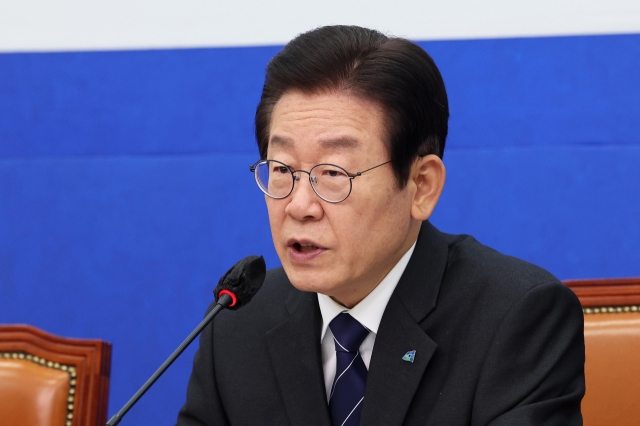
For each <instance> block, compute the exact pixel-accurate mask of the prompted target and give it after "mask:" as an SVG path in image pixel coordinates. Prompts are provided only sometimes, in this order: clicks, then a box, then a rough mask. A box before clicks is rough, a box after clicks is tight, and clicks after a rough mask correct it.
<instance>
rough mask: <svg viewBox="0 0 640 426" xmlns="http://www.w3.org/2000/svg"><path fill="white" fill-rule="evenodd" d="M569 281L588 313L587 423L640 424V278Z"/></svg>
mask: <svg viewBox="0 0 640 426" xmlns="http://www.w3.org/2000/svg"><path fill="white" fill-rule="evenodd" d="M565 284H566V285H567V286H568V287H570V288H571V289H572V290H573V291H574V292H575V293H576V295H577V296H578V298H579V299H580V303H581V304H582V308H583V309H582V310H583V312H584V338H585V350H586V363H585V376H586V381H587V392H586V395H585V398H584V400H583V401H582V414H583V417H584V424H585V426H600V425H640V278H620V279H600V280H570V281H565Z"/></svg>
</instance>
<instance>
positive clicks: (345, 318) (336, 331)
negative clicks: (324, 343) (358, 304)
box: [329, 312, 369, 353]
mask: <svg viewBox="0 0 640 426" xmlns="http://www.w3.org/2000/svg"><path fill="white" fill-rule="evenodd" d="M329 328H330V329H331V332H332V333H333V338H334V339H335V346H336V351H337V352H353V353H355V352H357V351H358V349H359V348H360V345H361V344H362V342H363V341H364V339H365V338H366V337H367V335H368V334H369V330H367V329H366V328H364V326H363V325H362V324H360V323H359V322H358V320H356V319H355V318H354V317H352V316H351V315H349V314H348V313H346V312H343V313H341V314H339V315H338V316H337V317H335V318H334V319H333V321H331V323H330V324H329Z"/></svg>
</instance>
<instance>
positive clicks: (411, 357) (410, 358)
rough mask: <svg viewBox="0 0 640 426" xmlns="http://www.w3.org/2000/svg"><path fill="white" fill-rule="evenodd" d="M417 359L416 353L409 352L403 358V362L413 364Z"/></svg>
mask: <svg viewBox="0 0 640 426" xmlns="http://www.w3.org/2000/svg"><path fill="white" fill-rule="evenodd" d="M414 359H416V351H409V352H407V353H406V354H404V356H403V357H402V360H403V361H409V362H410V363H411V364H413V360H414Z"/></svg>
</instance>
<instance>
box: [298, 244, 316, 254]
mask: <svg viewBox="0 0 640 426" xmlns="http://www.w3.org/2000/svg"><path fill="white" fill-rule="evenodd" d="M291 247H293V249H294V250H295V251H297V252H298V253H307V252H310V251H314V250H318V249H319V248H320V247H318V246H316V245H313V244H300V243H293V245H292V246H291Z"/></svg>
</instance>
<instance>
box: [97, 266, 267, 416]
mask: <svg viewBox="0 0 640 426" xmlns="http://www.w3.org/2000/svg"><path fill="white" fill-rule="evenodd" d="M266 269H267V267H266V265H265V262H264V258H263V257H262V256H249V257H246V258H244V259H242V260H241V261H240V262H238V263H236V264H235V265H234V266H233V267H231V269H229V270H228V271H227V273H226V274H224V276H223V277H222V278H220V281H219V282H218V285H217V286H216V288H215V289H214V290H213V292H214V294H215V297H216V299H217V300H218V303H216V305H215V306H214V307H213V309H212V310H211V312H209V313H208V314H207V316H206V317H204V319H203V320H202V322H200V324H198V326H197V327H196V328H195V330H193V331H192V332H191V334H189V336H187V338H186V339H184V341H183V342H182V343H181V344H180V346H178V348H177V349H176V350H175V351H173V353H172V354H171V355H170V356H169V358H167V360H166V361H165V362H163V363H162V365H161V366H160V368H158V369H157V370H156V372H155V373H153V375H152V376H151V377H149V380H147V381H146V382H145V384H144V385H142V387H141V388H140V389H138V392H136V393H135V395H133V396H132V397H131V399H130V400H129V401H127V403H126V404H125V405H124V407H122V409H121V410H120V411H118V412H117V413H116V414H115V415H114V416H113V417H111V419H109V421H108V422H107V424H106V426H116V425H117V424H118V423H120V420H122V418H123V417H124V415H125V414H127V412H128V411H129V410H130V409H131V407H133V406H134V405H135V403H136V402H138V400H139V399H140V398H142V395H144V394H145V392H147V391H148V390H149V388H150V387H151V386H152V385H153V384H154V383H155V382H156V380H158V378H159V377H160V376H162V374H163V373H164V372H165V370H166V369H167V368H169V366H171V364H173V361H175V360H176V358H178V357H179V356H180V354H181V353H182V352H184V350H185V349H186V348H187V346H189V344H190V343H191V342H193V339H195V338H196V337H198V334H200V332H201V331H202V330H203V329H204V328H205V327H206V326H207V324H209V323H210V322H211V320H213V317H215V316H216V315H218V313H219V312H220V311H221V310H223V309H226V308H228V309H238V308H240V307H242V306H244V305H246V304H247V303H249V301H250V300H251V298H252V297H253V296H254V295H255V294H256V292H257V291H258V290H259V289H260V287H261V286H262V283H263V282H264V278H265V276H266Z"/></svg>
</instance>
